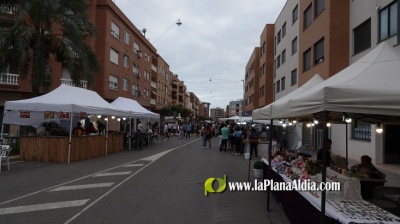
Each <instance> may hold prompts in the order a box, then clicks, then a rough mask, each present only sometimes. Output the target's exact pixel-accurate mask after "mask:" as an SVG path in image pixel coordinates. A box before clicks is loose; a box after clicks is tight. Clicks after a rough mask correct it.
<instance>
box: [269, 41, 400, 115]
mask: <svg viewBox="0 0 400 224" xmlns="http://www.w3.org/2000/svg"><path fill="white" fill-rule="evenodd" d="M399 71H400V51H399V49H394V48H393V47H392V46H391V45H390V44H389V43H386V42H383V43H381V44H380V45H378V46H377V47H376V48H375V49H373V50H372V51H371V52H369V53H368V54H367V55H365V56H364V57H362V58H361V59H359V60H358V61H357V62H355V63H353V64H351V65H350V66H348V67H347V68H345V69H343V70H342V71H340V72H339V73H337V74H336V75H334V76H332V77H331V78H329V79H327V80H325V81H324V82H322V83H320V84H318V85H316V86H314V87H313V88H312V89H310V90H309V91H306V92H304V93H303V94H298V95H297V96H293V97H292V98H291V99H290V100H289V101H287V102H286V103H284V104H281V105H277V107H276V108H275V109H276V110H275V109H274V110H273V112H272V118H285V117H297V116H306V115H310V114H313V113H318V112H322V111H336V112H347V113H362V114H376V115H392V116H399V115H400V97H399V95H400V87H399V84H400V75H399Z"/></svg>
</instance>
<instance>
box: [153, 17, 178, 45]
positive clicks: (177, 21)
mask: <svg viewBox="0 0 400 224" xmlns="http://www.w3.org/2000/svg"><path fill="white" fill-rule="evenodd" d="M175 24H176V25H178V26H181V25H182V22H181V19H178V21H176V22H174V23H173V24H172V25H171V26H170V27H169V28H168V29H167V30H166V31H165V32H164V33H163V34H161V36H159V37H158V38H157V39H156V40H155V41H154V42H153V44H155V43H156V42H157V41H158V40H159V39H160V38H161V37H163V36H164V35H165V34H166V33H167V32H168V31H169V30H170V29H171V28H172V27H173V26H174V25H175Z"/></svg>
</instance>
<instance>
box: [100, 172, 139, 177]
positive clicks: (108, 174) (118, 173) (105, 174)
mask: <svg viewBox="0 0 400 224" xmlns="http://www.w3.org/2000/svg"><path fill="white" fill-rule="evenodd" d="M131 173H132V171H126V172H111V173H99V174H96V175H94V176H93V177H108V176H120V175H129V174H131Z"/></svg>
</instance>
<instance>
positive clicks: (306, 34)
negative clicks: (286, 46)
mask: <svg viewBox="0 0 400 224" xmlns="http://www.w3.org/2000/svg"><path fill="white" fill-rule="evenodd" d="M298 13H299V40H298V41H299V44H298V51H299V69H298V74H299V75H298V76H299V79H298V82H299V84H298V85H299V86H301V85H303V84H304V83H306V82H307V81H308V80H310V79H311V78H312V77H313V76H314V75H315V74H319V75H320V76H321V77H322V78H324V79H327V78H329V77H331V76H333V75H335V74H336V73H337V72H339V71H341V70H342V69H344V68H346V67H347V66H348V65H349V42H350V41H349V22H350V7H349V1H348V0H336V1H326V0H303V1H300V2H299V5H298Z"/></svg>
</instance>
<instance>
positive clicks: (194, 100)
mask: <svg viewBox="0 0 400 224" xmlns="http://www.w3.org/2000/svg"><path fill="white" fill-rule="evenodd" d="M189 102H190V105H191V106H189V107H188V109H190V110H191V111H192V112H193V115H194V116H196V117H197V116H199V114H200V104H201V103H200V99H199V97H197V96H196V94H195V93H194V92H189Z"/></svg>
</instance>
